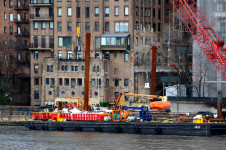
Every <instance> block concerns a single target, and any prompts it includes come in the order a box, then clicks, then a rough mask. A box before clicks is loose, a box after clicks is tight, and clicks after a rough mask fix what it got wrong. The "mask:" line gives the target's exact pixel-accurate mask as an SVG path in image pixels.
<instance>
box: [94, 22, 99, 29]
mask: <svg viewBox="0 0 226 150" xmlns="http://www.w3.org/2000/svg"><path fill="white" fill-rule="evenodd" d="M95 31H99V22H95Z"/></svg>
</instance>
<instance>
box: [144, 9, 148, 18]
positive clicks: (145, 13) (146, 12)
mask: <svg viewBox="0 0 226 150" xmlns="http://www.w3.org/2000/svg"><path fill="white" fill-rule="evenodd" d="M144 16H145V17H147V16H148V9H147V8H145V9H144Z"/></svg>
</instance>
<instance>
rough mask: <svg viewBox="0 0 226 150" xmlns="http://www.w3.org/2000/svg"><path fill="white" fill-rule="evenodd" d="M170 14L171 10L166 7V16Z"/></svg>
mask: <svg viewBox="0 0 226 150" xmlns="http://www.w3.org/2000/svg"><path fill="white" fill-rule="evenodd" d="M169 16H170V10H169V9H166V17H169Z"/></svg>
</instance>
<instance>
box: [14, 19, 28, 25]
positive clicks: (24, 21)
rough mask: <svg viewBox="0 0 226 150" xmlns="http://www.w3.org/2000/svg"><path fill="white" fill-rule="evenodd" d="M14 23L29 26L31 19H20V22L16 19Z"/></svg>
mask: <svg viewBox="0 0 226 150" xmlns="http://www.w3.org/2000/svg"><path fill="white" fill-rule="evenodd" d="M14 23H18V24H20V23H21V24H28V23H29V19H24V18H20V20H18V19H17V18H15V19H14Z"/></svg>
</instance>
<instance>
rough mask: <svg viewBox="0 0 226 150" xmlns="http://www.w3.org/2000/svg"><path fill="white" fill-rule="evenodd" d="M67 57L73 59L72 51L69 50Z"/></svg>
mask: <svg viewBox="0 0 226 150" xmlns="http://www.w3.org/2000/svg"><path fill="white" fill-rule="evenodd" d="M67 59H72V51H67Z"/></svg>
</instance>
